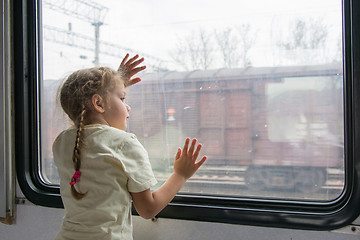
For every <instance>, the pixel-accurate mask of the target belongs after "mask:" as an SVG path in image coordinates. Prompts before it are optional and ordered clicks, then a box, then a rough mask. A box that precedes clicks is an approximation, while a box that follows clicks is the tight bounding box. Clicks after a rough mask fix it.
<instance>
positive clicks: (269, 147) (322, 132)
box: [41, 0, 344, 200]
mask: <svg viewBox="0 0 360 240" xmlns="http://www.w3.org/2000/svg"><path fill="white" fill-rule="evenodd" d="M226 2H227V4H223V2H221V3H220V2H218V3H214V2H212V1H210V2H209V1H206V2H205V1H195V2H193V1H192V2H191V4H190V3H188V4H187V1H181V2H179V5H176V3H173V2H171V4H170V2H167V1H156V2H154V1H132V2H129V3H121V4H120V3H119V2H118V1H110V0H106V1H98V2H92V1H89V2H88V3H87V4H85V3H82V2H80V1H76V0H68V1H66V4H62V5H61V4H59V3H58V2H57V1H51V0H44V1H43V9H42V11H43V24H44V25H43V34H44V36H43V39H44V43H43V48H44V50H43V52H44V63H43V64H44V81H43V89H42V102H41V107H42V121H41V129H42V161H41V165H42V169H43V171H42V176H43V178H44V180H45V181H47V182H49V183H53V184H57V183H58V177H57V174H56V169H55V166H54V164H53V162H52V153H51V145H52V142H53V140H54V138H55V137H56V135H57V134H58V133H59V132H60V131H61V130H62V129H64V128H66V127H68V126H69V124H68V121H67V120H66V118H65V116H64V114H63V113H62V112H61V108H60V106H58V105H57V104H56V102H55V96H56V92H57V87H58V85H59V83H60V82H61V81H60V80H62V79H63V78H64V77H66V75H67V74H69V73H71V72H72V71H74V70H77V69H79V68H84V67H92V66H94V65H97V64H99V65H106V66H111V67H113V68H116V67H117V65H118V64H119V61H120V59H121V58H122V57H123V56H124V55H125V53H126V52H130V53H131V54H136V53H139V54H140V55H143V56H144V57H145V62H146V64H147V66H148V68H147V71H146V72H145V73H144V74H142V76H141V77H142V79H143V81H142V82H141V83H140V84H137V85H135V86H132V87H131V88H130V89H129V95H128V101H129V104H130V106H131V108H132V110H131V113H130V114H131V118H130V122H129V131H131V132H133V133H135V134H136V135H137V136H138V138H139V140H140V141H141V142H142V144H143V145H144V146H145V148H146V149H147V150H148V153H149V156H150V160H151V164H152V166H153V169H154V172H155V174H156V176H157V178H158V180H159V182H160V183H161V182H162V181H164V180H165V179H166V178H167V176H168V175H169V174H170V173H171V172H172V163H173V160H174V156H175V153H176V150H177V148H178V147H181V146H182V144H183V141H184V139H185V138H186V137H196V138H198V139H199V141H200V142H201V143H202V144H203V145H204V148H203V150H202V154H206V155H207V156H208V157H209V158H208V161H207V163H206V164H205V165H204V166H203V167H202V168H201V169H200V170H199V171H198V173H197V174H196V175H195V176H194V177H193V178H191V179H190V180H189V181H188V183H187V184H186V185H185V186H184V187H183V189H182V192H183V193H190V194H204V195H214V196H223V195H227V196H234V197H264V198H282V199H306V200H332V199H335V198H336V197H338V196H339V195H340V193H341V191H342V189H343V187H344V153H343V146H344V140H343V135H344V133H343V103H342V91H343V84H342V82H343V75H342V58H341V45H342V43H341V6H340V2H339V1H331V2H329V1H322V0H319V1H305V2H300V3H299V5H298V6H296V4H295V3H294V4H291V6H288V4H284V1H281V0H278V1H270V2H271V4H270V2H269V1H265V2H264V3H263V6H262V5H261V4H260V5H259V3H256V4H255V5H252V4H251V3H248V2H247V1H246V2H245V1H244V2H242V1H226ZM70 3H73V5H71V4H70ZM75 3H76V4H75ZM205 3H206V4H205ZM68 4H69V5H68ZM81 4H85V5H86V7H88V9H90V10H89V11H94V12H97V13H99V14H100V13H101V14H100V15H98V17H97V18H96V16H97V15H94V16H95V18H96V19H90V18H84V17H83V16H82V17H81V16H80V17H79V15H77V14H75V13H76V12H77V11H79V8H80V7H79V6H80V5H81ZM170 5H171V6H170ZM174 5H176V6H178V7H177V8H176V9H174V7H173V6H174ZM95 6H102V8H95ZM189 6H192V7H191V8H189ZM259 6H260V8H259ZM82 7H84V6H82ZM261 7H263V9H261ZM96 9H98V10H96ZM99 9H101V10H99ZM132 9H136V11H137V13H138V15H137V16H138V17H137V18H136V19H134V18H133V17H131V18H130V15H131V14H133V11H132ZM182 9H183V10H182ZM70 10H73V11H70ZM180 13H181V14H180ZM195 13H196V14H195ZM128 14H130V15H128ZM54 15H56V16H57V17H56V18H54V17H53V16H54ZM80 15H81V14H80ZM55 19H61V21H59V20H55ZM130 19H131V22H129V21H130ZM99 23H104V24H99ZM94 33H97V34H98V35H94ZM54 34H58V35H57V36H62V37H57V38H55V37H54V36H55V35H54ZM97 44H98V45H97Z"/></svg>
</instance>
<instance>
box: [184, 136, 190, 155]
mask: <svg viewBox="0 0 360 240" xmlns="http://www.w3.org/2000/svg"><path fill="white" fill-rule="evenodd" d="M189 142H190V138H187V139H186V140H185V144H184V147H183V154H187V152H188V148H189Z"/></svg>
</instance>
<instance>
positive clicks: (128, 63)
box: [118, 53, 146, 87]
mask: <svg viewBox="0 0 360 240" xmlns="http://www.w3.org/2000/svg"><path fill="white" fill-rule="evenodd" d="M128 57H129V54H128V53H127V54H126V56H125V57H124V59H123V60H122V61H121V63H120V66H119V68H118V71H122V72H123V73H124V74H125V87H129V86H131V85H134V84H135V83H138V82H140V81H141V79H140V78H139V77H137V78H132V77H133V76H134V75H135V74H137V73H138V72H140V71H142V70H144V69H145V68H146V66H141V67H137V66H138V65H139V64H140V63H142V62H143V61H144V58H140V59H139V60H136V59H137V58H138V57H139V55H135V56H134V57H132V58H130V59H129V60H128ZM135 60H136V61H135Z"/></svg>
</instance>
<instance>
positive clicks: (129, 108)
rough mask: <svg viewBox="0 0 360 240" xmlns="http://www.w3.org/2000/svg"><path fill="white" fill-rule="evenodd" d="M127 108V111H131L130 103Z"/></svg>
mask: <svg viewBox="0 0 360 240" xmlns="http://www.w3.org/2000/svg"><path fill="white" fill-rule="evenodd" d="M126 109H127V111H128V112H130V110H131V107H130V106H129V105H127V104H126Z"/></svg>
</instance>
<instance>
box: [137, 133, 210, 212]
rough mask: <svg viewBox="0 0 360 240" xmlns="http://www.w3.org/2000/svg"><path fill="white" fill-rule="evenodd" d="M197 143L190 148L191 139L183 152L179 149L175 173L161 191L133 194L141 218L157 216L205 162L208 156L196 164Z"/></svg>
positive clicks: (193, 141) (198, 147)
mask: <svg viewBox="0 0 360 240" xmlns="http://www.w3.org/2000/svg"><path fill="white" fill-rule="evenodd" d="M196 142H197V140H196V139H193V140H192V143H191V146H190V148H189V143H190V139H189V138H187V139H186V140H185V145H184V148H183V149H182V150H181V149H180V148H179V149H178V152H177V154H176V157H175V162H174V172H173V173H172V174H171V176H170V177H169V178H168V179H167V180H166V182H165V183H164V184H163V185H162V186H161V187H160V188H159V189H157V190H156V191H154V192H151V191H150V189H147V190H145V191H143V192H139V193H131V196H132V199H133V202H134V205H135V208H136V211H137V212H138V213H139V215H140V216H142V217H143V218H146V219H149V218H152V217H154V216H156V214H158V213H159V212H160V211H161V210H162V209H164V208H165V207H166V205H167V204H168V203H169V202H170V201H171V200H172V199H173V198H174V197H175V195H176V194H177V193H178V192H179V191H180V189H181V187H182V186H183V185H184V184H185V182H186V181H187V180H188V179H189V178H190V177H191V176H192V175H193V174H194V173H195V172H196V171H197V170H198V169H199V167H200V166H201V165H202V164H203V163H204V162H205V160H206V156H204V157H202V159H201V160H200V161H198V162H196V160H197V158H198V156H199V153H200V150H201V144H198V145H197V147H196Z"/></svg>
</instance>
